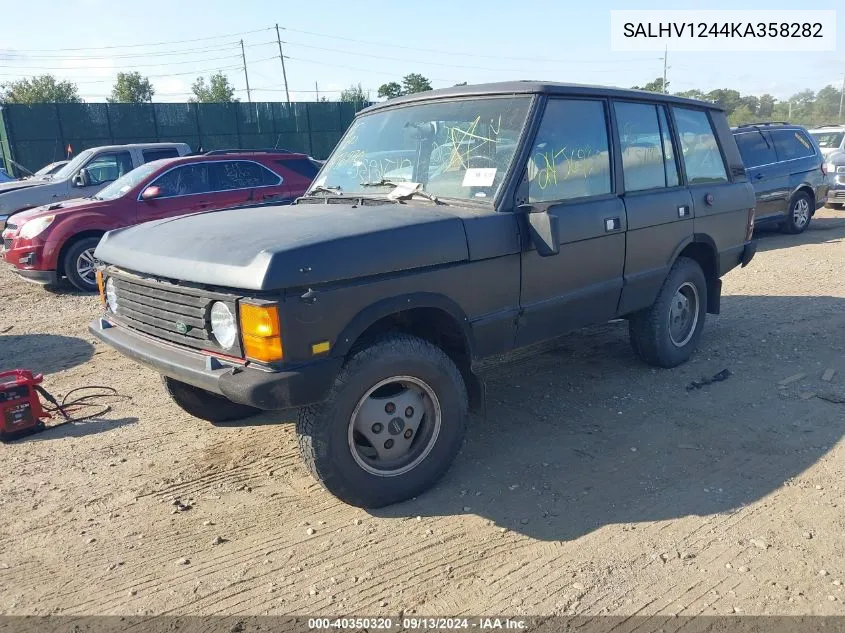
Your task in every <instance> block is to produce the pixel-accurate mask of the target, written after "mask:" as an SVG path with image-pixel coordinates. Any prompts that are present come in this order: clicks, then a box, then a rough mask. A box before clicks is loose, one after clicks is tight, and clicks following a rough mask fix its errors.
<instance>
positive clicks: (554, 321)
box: [90, 81, 755, 506]
mask: <svg viewBox="0 0 845 633" xmlns="http://www.w3.org/2000/svg"><path fill="white" fill-rule="evenodd" d="M447 128H448V134H446V133H444V132H445V131H446V129H447ZM515 140H516V142H514V141H515ZM397 169H398V170H402V169H405V170H407V171H408V172H410V174H412V175H413V182H408V181H402V180H401V178H398V179H397V180H391V179H388V178H387V176H386V175H385V173H386V172H388V173H389V172H391V171H395V170H397ZM753 209H754V192H753V189H752V188H751V186H750V185H749V184H748V182H747V180H746V175H745V169H744V167H743V165H742V160H741V158H740V155H739V152H738V151H737V148H736V143H735V142H734V140H733V137H732V136H731V132H730V128H729V127H728V122H727V119H726V117H725V112H724V110H722V109H721V108H720V107H719V106H718V105H715V104H713V103H705V102H702V101H693V100H690V99H682V98H679V97H673V96H670V95H665V94H657V93H652V92H642V91H631V90H619V89H614V88H601V87H594V86H575V85H567V84H556V83H541V82H532V81H513V82H506V83H498V84H489V85H481V86H457V87H453V88H447V89H444V90H433V91H427V92H422V93H417V94H413V95H408V96H405V97H398V98H396V99H391V100H389V101H386V102H384V103H379V104H377V105H374V106H372V107H370V108H368V109H366V110H363V111H362V112H360V113H359V114H358V116H357V117H356V119H355V121H354V122H353V123H352V125H351V126H350V128H349V129H348V130H347V132H346V134H345V135H344V136H343V138H342V139H341V140H340V142H339V144H338V145H337V147H336V148H335V149H334V151H333V152H332V154H331V156H330V157H329V159H328V161H327V162H326V164H325V165H324V166H323V168H322V170H321V171H320V174H319V175H318V176H317V178H316V179H315V181H314V183H313V185H312V186H311V189H310V190H309V193H308V195H306V196H304V197H302V198H300V199H298V200H297V201H296V204H295V206H292V207H286V208H277V207H272V206H271V207H264V208H260V209H239V210H232V211H220V212H218V213H203V214H194V215H191V216H186V217H181V218H175V219H173V220H169V221H167V222H146V223H144V224H142V225H140V226H134V227H130V228H127V229H121V230H119V231H111V232H109V233H108V234H107V235H106V236H105V237H104V238H103V240H102V241H101V242H100V244H99V246H98V247H97V251H96V255H97V257H98V258H100V259H102V260H103V262H104V267H103V268H102V269H101V273H100V274H101V275H102V277H101V279H102V282H103V283H102V293H103V300H104V309H105V312H104V314H103V317H102V318H101V319H98V320H97V321H96V322H94V323H92V324H91V328H90V329H91V331H92V333H93V334H94V335H95V336H96V337H97V338H99V339H100V340H102V341H104V342H105V343H107V344H108V345H111V346H112V347H114V348H116V349H118V350H119V351H122V352H123V353H125V354H128V355H129V356H130V357H131V358H133V359H134V360H137V361H138V362H141V363H144V364H146V365H148V366H151V367H153V368H154V369H155V370H156V371H158V372H160V373H162V374H163V375H164V376H165V385H166V388H167V391H168V393H169V394H170V396H171V397H172V398H173V400H174V401H175V402H176V404H177V405H179V406H180V407H182V408H183V409H184V410H185V411H187V412H188V413H190V414H192V415H195V416H197V417H200V418H203V419H206V420H211V421H223V420H235V419H240V418H245V417H247V416H249V415H252V414H255V413H256V412H257V411H258V410H260V409H265V410H267V409H270V410H272V409H289V408H300V410H299V418H298V423H297V433H298V434H299V447H300V450H301V452H302V455H303V458H304V461H305V463H306V464H307V466H308V468H309V469H310V470H311V472H312V473H313V474H314V476H315V477H316V478H317V479H319V480H320V481H321V482H322V483H323V485H324V486H325V487H326V488H328V489H329V490H330V491H331V492H332V493H334V494H335V495H336V496H338V497H339V498H341V499H343V500H344V501H346V502H348V503H352V504H356V505H361V506H381V505H385V504H388V503H393V502H397V501H402V500H404V499H408V498H409V497H413V496H415V495H417V494H419V493H421V492H423V491H424V490H426V489H427V488H428V487H429V486H431V485H432V484H433V483H434V482H435V481H437V479H438V478H439V477H440V476H441V475H442V474H443V473H444V472H445V471H446V469H447V468H448V467H449V464H450V463H451V462H452V460H453V459H454V457H455V456H456V455H457V454H458V450H459V449H460V446H461V441H462V438H463V435H464V431H465V428H466V423H467V415H468V409H469V403H470V402H472V403H473V404H474V405H476V406H478V405H479V404H480V402H481V401H482V399H483V395H482V394H483V385H482V383H481V381H480V380H479V378H478V374H477V372H479V371H481V370H482V369H483V368H484V367H485V366H486V367H487V368H490V367H491V366H495V365H496V364H498V363H500V362H501V361H502V360H505V359H508V358H511V359H513V358H514V357H516V358H525V356H526V355H527V354H530V353H531V352H532V351H533V352H538V351H543V350H547V349H549V347H551V346H552V345H554V341H555V339H557V338H558V337H560V336H561V335H563V334H566V333H567V332H568V331H570V330H572V329H575V328H578V327H582V326H585V325H590V324H594V323H602V322H606V321H608V320H609V319H613V318H617V317H624V318H627V319H628V322H629V333H630V339H631V344H632V348H633V350H634V352H635V353H636V354H637V355H638V356H639V357H640V358H642V359H643V360H644V361H646V362H648V363H650V364H652V365H655V366H659V367H674V366H676V365H679V364H680V363H683V362H684V361H686V360H687V359H688V358H689V357H690V356H691V355H692V354H693V352H694V350H695V349H696V346H697V345H698V342H699V339H700V337H701V334H702V331H703V327H704V321H705V317H706V315H707V314H708V313H715V314H718V313H719V308H720V296H721V287H722V286H721V281H720V278H721V277H722V275H724V274H726V273H727V272H728V271H729V270H731V269H733V268H734V267H737V266H744V265H746V264H748V263H749V261H750V260H751V258H752V257H753V255H754V249H755V245H754V243H753V242H752V241H751V232H752V229H753V219H754V211H753ZM197 236H202V239H197ZM512 355H515V356H512ZM289 417H290V416H289V415H287V414H282V415H281V416H280V419H289Z"/></svg>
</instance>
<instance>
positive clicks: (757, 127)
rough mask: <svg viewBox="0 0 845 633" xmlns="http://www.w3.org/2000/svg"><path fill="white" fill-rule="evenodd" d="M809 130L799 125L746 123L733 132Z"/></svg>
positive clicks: (732, 130)
mask: <svg viewBox="0 0 845 633" xmlns="http://www.w3.org/2000/svg"><path fill="white" fill-rule="evenodd" d="M760 129H762V130H803V131H805V132H809V130H808V129H807V128H806V127H804V126H803V125H799V124H798V123H768V122H767V123H746V124H745V125H737V126H736V127H732V128H731V132H753V131H754V130H760Z"/></svg>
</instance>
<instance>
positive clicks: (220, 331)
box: [211, 301, 238, 349]
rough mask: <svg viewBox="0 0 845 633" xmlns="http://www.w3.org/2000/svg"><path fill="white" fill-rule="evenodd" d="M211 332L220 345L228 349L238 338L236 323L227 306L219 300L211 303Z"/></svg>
mask: <svg viewBox="0 0 845 633" xmlns="http://www.w3.org/2000/svg"><path fill="white" fill-rule="evenodd" d="M211 333H212V334H214V338H215V339H217V342H218V343H220V346H221V347H224V348H226V349H229V348H230V347H232V346H233V345H234V344H235V341H236V340H237V338H238V324H237V323H236V322H235V317H234V315H233V314H232V311H231V310H229V306H227V305H226V304H225V303H222V302H220V301H215V302H214V303H213V304H212V305H211Z"/></svg>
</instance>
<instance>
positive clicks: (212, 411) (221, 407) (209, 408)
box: [162, 376, 261, 422]
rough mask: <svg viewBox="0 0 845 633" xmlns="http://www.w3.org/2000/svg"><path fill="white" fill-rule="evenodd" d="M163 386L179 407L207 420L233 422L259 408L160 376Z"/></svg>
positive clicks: (247, 416) (249, 415)
mask: <svg viewBox="0 0 845 633" xmlns="http://www.w3.org/2000/svg"><path fill="white" fill-rule="evenodd" d="M162 379H163V380H164V388H165V389H166V390H167V393H168V395H169V396H170V397H171V398H172V399H173V402H175V403H176V404H177V405H178V406H179V408H180V409H182V410H183V411H185V412H186V413H189V414H191V415H192V416H194V417H195V418H199V419H200V420H206V421H208V422H234V421H236V420H243V419H246V418H249V417H252V416H254V415H256V414H258V413H260V412H261V410H260V409H256V408H255V407H250V406H248V405H245V404H240V403H238V402H232V401H231V400H228V399H227V398H224V397H223V396H220V395H218V394H216V393H211V392H210V391H206V390H205V389H200V388H199V387H194V386H193V385H189V384H187V383H184V382H181V381H179V380H175V379H174V378H170V377H168V376H162Z"/></svg>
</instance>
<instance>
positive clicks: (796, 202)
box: [780, 191, 813, 235]
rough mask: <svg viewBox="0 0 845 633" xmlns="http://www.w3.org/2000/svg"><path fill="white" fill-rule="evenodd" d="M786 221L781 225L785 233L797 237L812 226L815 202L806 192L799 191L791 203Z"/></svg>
mask: <svg viewBox="0 0 845 633" xmlns="http://www.w3.org/2000/svg"><path fill="white" fill-rule="evenodd" d="M786 213H787V215H786V219H785V220H784V221H783V223H782V224H781V225H780V226H781V230H782V231H783V232H784V233H789V234H791V235H797V234H798V233H803V232H804V231H806V230H807V227H808V226H810V221H811V220H812V219H813V200H812V199H811V198H810V195H809V194H808V193H807V192H805V191H798V192H796V193H795V195H794V196H792V199H791V200H790V201H789V207H788V209H787V212H786Z"/></svg>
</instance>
